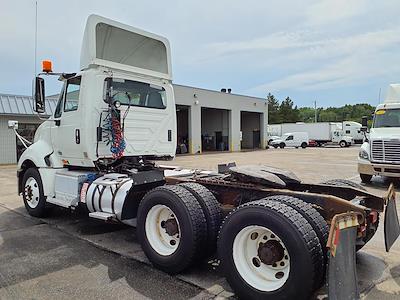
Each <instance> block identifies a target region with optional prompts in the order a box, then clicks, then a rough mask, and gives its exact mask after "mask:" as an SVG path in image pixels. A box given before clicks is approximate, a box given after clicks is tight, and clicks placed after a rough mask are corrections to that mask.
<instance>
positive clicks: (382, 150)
mask: <svg viewBox="0 0 400 300" xmlns="http://www.w3.org/2000/svg"><path fill="white" fill-rule="evenodd" d="M367 121H368V118H367V117H364V118H363V131H364V132H366V137H365V141H364V143H363V144H362V146H361V149H360V152H359V155H358V172H359V174H360V177H361V180H362V181H363V182H365V183H367V182H370V181H371V179H372V176H374V175H378V176H387V177H393V178H399V177H400V84H391V85H390V87H389V90H388V93H387V96H386V100H385V101H384V103H382V104H379V105H378V106H377V107H376V109H375V113H374V119H373V122H372V127H371V129H370V131H369V132H367V130H368V127H367Z"/></svg>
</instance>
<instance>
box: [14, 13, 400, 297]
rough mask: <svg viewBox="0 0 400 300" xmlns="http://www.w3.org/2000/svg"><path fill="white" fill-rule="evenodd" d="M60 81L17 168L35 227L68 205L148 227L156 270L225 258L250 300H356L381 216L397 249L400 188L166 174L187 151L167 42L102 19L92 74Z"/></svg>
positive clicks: (255, 172) (88, 45) (91, 43)
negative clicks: (317, 294)
mask: <svg viewBox="0 0 400 300" xmlns="http://www.w3.org/2000/svg"><path fill="white" fill-rule="evenodd" d="M51 69H52V67H51V65H50V64H49V63H48V62H46V63H45V64H44V70H43V73H41V74H39V76H38V77H37V78H36V80H35V110H36V111H37V112H38V113H41V112H44V111H45V93H44V89H45V85H44V79H43V77H45V76H47V75H58V76H60V80H61V81H63V82H64V86H63V89H62V91H61V93H60V99H59V102H58V104H57V108H56V110H55V113H54V115H53V116H51V117H50V119H49V120H47V121H45V122H44V123H43V124H42V125H41V126H40V127H39V128H38V130H37V132H36V134H35V139H34V142H33V144H32V145H30V146H29V147H28V148H27V149H26V150H25V152H24V153H23V154H22V156H21V158H20V160H19V162H18V173H17V176H18V191H19V194H21V195H22V198H23V201H24V204H25V207H26V209H27V211H28V213H29V214H31V215H32V216H35V217H45V216H46V214H47V213H48V208H49V206H54V205H56V206H60V207H64V208H67V209H72V210H77V209H83V210H86V211H88V215H89V217H92V218H96V219H100V220H104V221H105V222H120V223H124V224H127V225H130V226H133V227H136V234H137V236H138V239H139V242H140V244H141V246H142V248H143V251H144V253H145V254H146V256H147V257H148V259H149V261H150V262H151V263H152V264H153V265H154V266H155V267H157V268H159V269H161V270H163V271H165V272H168V273H170V274H176V273H179V272H181V271H183V270H185V269H187V268H189V267H190V266H192V265H193V264H196V263H199V262H201V261H203V260H205V259H206V258H208V257H210V256H212V255H214V253H215V252H216V253H217V258H218V259H219V260H220V268H221V270H222V272H223V274H224V275H225V277H226V278H227V280H228V282H229V283H230V285H231V286H232V288H233V290H234V291H235V293H236V294H237V295H238V296H239V297H242V298H243V299H261V298H263V299H294V298H296V299H308V298H309V297H310V296H311V295H312V293H313V292H314V291H315V290H316V289H318V288H319V287H321V286H322V285H323V284H324V283H325V282H327V283H328V293H329V298H330V299H344V298H349V297H350V298H358V297H359V291H358V288H357V281H356V272H355V252H356V250H359V249H361V248H362V247H363V246H364V245H365V244H366V243H367V242H368V241H369V240H370V239H371V238H372V236H373V235H374V233H375V232H376V230H377V228H378V225H379V222H380V216H381V213H384V214H385V218H384V226H385V228H384V231H385V246H386V250H387V251H389V249H390V247H391V246H392V245H393V243H394V242H395V241H396V239H397V237H398V235H399V232H400V229H399V221H398V216H397V210H396V193H395V191H394V188H393V186H390V188H389V190H388V193H387V195H386V196H385V197H379V196H376V195H373V194H371V193H369V192H367V191H366V190H365V189H364V188H363V187H362V186H360V185H358V184H355V183H353V182H350V181H346V180H340V179H338V180H331V181H328V182H324V183H321V184H307V183H303V182H301V181H300V180H299V179H298V178H297V177H296V176H295V175H294V174H292V173H291V172H288V171H284V170H279V169H276V168H271V167H267V166H261V165H260V166H235V165H234V164H227V165H221V166H219V171H218V172H214V171H204V170H203V171H201V170H186V169H180V168H176V167H168V166H163V165H157V164H156V163H155V162H154V161H155V160H160V159H169V158H172V157H173V156H174V155H175V149H176V119H175V118H176V115H175V102H174V94H173V90H172V85H171V80H172V75H171V63H170V50H169V44H168V41H167V40H166V39H165V38H163V37H160V36H157V35H154V34H151V33H148V32H145V31H142V30H139V29H136V28H133V27H130V26H127V25H124V24H121V23H118V22H115V21H113V20H109V19H106V18H103V17H100V16H94V15H92V16H90V17H89V19H88V22H87V25H86V29H85V34H84V40H83V45H82V53H81V70H80V72H78V73H71V74H65V73H53V72H52V70H51Z"/></svg>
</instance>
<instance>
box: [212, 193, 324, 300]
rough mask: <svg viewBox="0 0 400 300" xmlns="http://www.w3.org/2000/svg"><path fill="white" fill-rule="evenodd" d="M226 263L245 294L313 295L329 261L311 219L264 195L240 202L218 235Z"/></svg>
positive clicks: (250, 296)
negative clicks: (243, 202) (324, 264)
mask: <svg viewBox="0 0 400 300" xmlns="http://www.w3.org/2000/svg"><path fill="white" fill-rule="evenodd" d="M218 254H219V258H220V259H221V267H222V269H223V272H224V275H225V277H226V278H227V280H228V282H229V284H230V285H231V286H232V288H233V289H234V291H235V292H236V293H237V295H238V296H239V298H243V299H309V298H310V295H311V293H312V292H313V290H314V287H315V286H316V283H317V282H321V278H320V276H321V272H320V271H319V270H320V269H321V268H322V266H323V263H324V257H323V253H322V249H321V244H320V242H319V240H318V237H317V236H316V233H315V231H314V230H313V228H312V227H311V225H310V224H309V223H308V222H307V220H305V219H304V217H303V216H302V215H301V214H300V213H298V212H297V211H296V210H295V209H293V208H292V207H290V206H288V205H285V204H283V203H279V202H277V201H267V200H259V201H253V202H249V203H246V204H243V205H241V206H239V207H238V208H236V209H235V210H234V211H233V212H232V213H231V214H230V215H229V216H228V217H227V218H226V220H225V222H224V224H223V226H222V228H221V231H220V234H219V240H218Z"/></svg>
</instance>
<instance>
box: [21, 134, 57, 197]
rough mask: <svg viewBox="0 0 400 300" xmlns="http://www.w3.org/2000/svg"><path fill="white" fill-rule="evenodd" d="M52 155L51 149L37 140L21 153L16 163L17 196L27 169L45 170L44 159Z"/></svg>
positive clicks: (43, 142)
mask: <svg viewBox="0 0 400 300" xmlns="http://www.w3.org/2000/svg"><path fill="white" fill-rule="evenodd" d="M52 153H53V148H52V147H51V146H50V145H49V144H48V143H46V142H45V141H43V140H39V141H37V142H35V143H33V144H32V145H31V146H29V147H28V148H27V149H26V150H25V151H24V153H22V155H21V157H20V159H19V161H18V171H17V177H18V194H20V193H21V190H22V178H23V177H24V174H25V171H26V170H28V169H29V168H37V169H40V168H46V167H48V166H47V165H46V161H45V157H46V156H48V155H51V154H52Z"/></svg>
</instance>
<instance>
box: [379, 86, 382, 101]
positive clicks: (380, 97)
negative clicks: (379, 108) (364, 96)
mask: <svg viewBox="0 0 400 300" xmlns="http://www.w3.org/2000/svg"><path fill="white" fill-rule="evenodd" d="M381 90H382V88H379V96H378V104H379V103H381Z"/></svg>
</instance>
